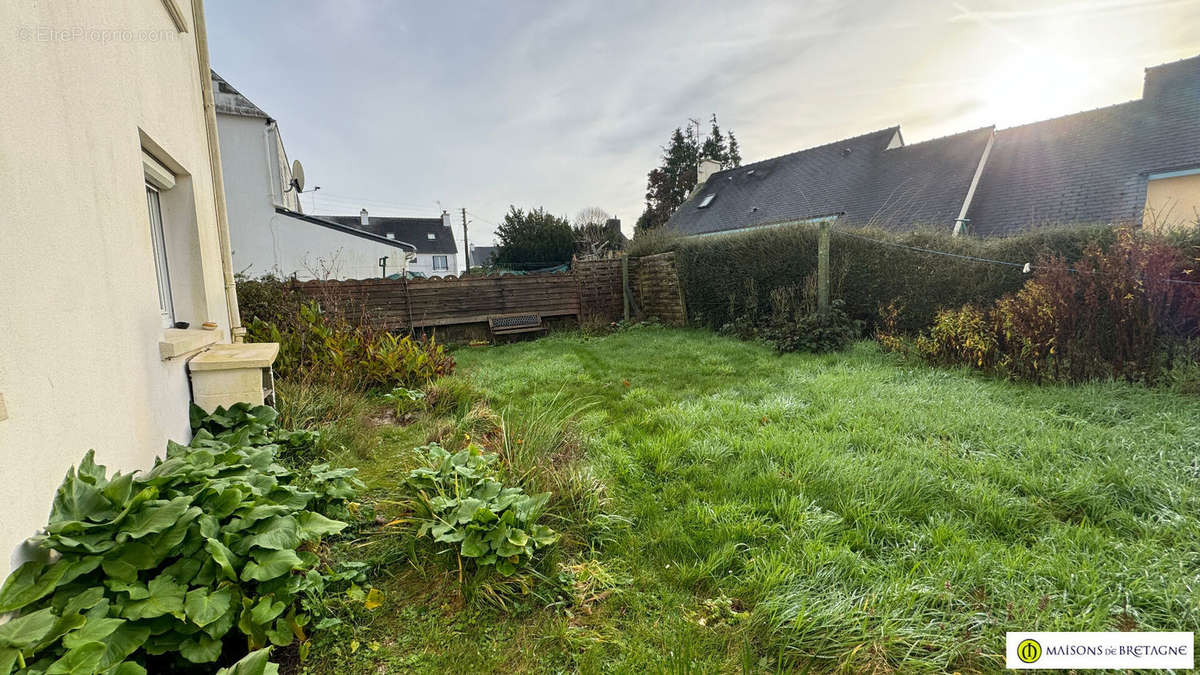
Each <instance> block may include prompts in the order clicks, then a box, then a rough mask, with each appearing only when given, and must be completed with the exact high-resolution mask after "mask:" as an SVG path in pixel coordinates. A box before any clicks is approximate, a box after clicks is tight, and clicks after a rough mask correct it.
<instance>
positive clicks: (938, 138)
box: [888, 124, 996, 152]
mask: <svg viewBox="0 0 1200 675" xmlns="http://www.w3.org/2000/svg"><path fill="white" fill-rule="evenodd" d="M987 130H991V131H995V130H996V125H995V124H989V125H987V126H985V127H976V128H974V129H967V130H966V131H958V132H955V133H953V134H946V135H944V136H935V137H933V138H926V139H925V140H923V141H917V142H916V143H908V144H905V145H901V146H899V147H895V148H892V149H891V150H888V152H892V151H894V150H904V149H907V148H912V147H916V146H918V145H923V144H925V143H933V142H935V141H944V140H946V139H948V138H956V137H958V136H966V135H968V134H977V133H979V132H981V131H987Z"/></svg>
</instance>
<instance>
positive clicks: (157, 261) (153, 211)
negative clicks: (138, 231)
mask: <svg viewBox="0 0 1200 675" xmlns="http://www.w3.org/2000/svg"><path fill="white" fill-rule="evenodd" d="M146 208H147V209H148V210H149V212H150V239H151V244H152V245H153V247H154V271H155V273H156V275H157V277H158V311H159V313H160V314H161V315H162V323H163V327H164V328H170V327H171V326H173V325H175V307H174V304H173V303H172V302H171V275H170V273H169V272H168V269H167V238H166V234H165V233H164V232H163V220H162V205H161V204H160V202H159V197H158V189H157V188H155V187H154V186H153V185H150V184H149V183H147V184H146Z"/></svg>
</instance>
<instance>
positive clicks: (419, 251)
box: [319, 209, 458, 277]
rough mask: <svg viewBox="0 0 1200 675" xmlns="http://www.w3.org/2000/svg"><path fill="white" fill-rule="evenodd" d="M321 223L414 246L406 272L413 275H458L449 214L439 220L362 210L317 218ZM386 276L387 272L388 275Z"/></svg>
mask: <svg viewBox="0 0 1200 675" xmlns="http://www.w3.org/2000/svg"><path fill="white" fill-rule="evenodd" d="M319 218H321V219H322V220H328V221H332V222H335V223H337V224H339V225H342V226H345V227H349V228H354V229H357V230H358V231H360V232H367V233H370V234H373V235H376V236H381V237H386V238H388V239H389V240H394V241H403V242H406V243H409V244H412V245H413V246H414V247H416V252H415V255H414V256H413V257H412V258H411V259H410V260H409V263H408V272H409V273H410V274H412V275H415V276H425V277H432V276H438V277H444V276H447V275H451V274H458V244H457V243H456V242H455V241H454V230H453V229H452V227H453V224H452V223H451V220H450V214H449V213H446V212H445V211H443V212H442V217H441V218H388V217H382V218H381V217H379V216H372V215H370V214H368V213H367V210H366V209H363V210H362V211H360V212H359V214H358V215H357V216H319ZM389 274H390V272H389Z"/></svg>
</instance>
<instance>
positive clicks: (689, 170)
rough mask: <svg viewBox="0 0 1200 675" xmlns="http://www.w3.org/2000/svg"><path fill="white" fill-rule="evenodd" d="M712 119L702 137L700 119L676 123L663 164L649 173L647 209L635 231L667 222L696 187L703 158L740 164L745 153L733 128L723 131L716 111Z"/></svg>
mask: <svg viewBox="0 0 1200 675" xmlns="http://www.w3.org/2000/svg"><path fill="white" fill-rule="evenodd" d="M711 123H712V126H711V128H710V129H709V133H708V136H707V137H705V138H704V140H703V141H701V139H700V137H699V123H696V124H695V125H692V124H689V125H688V126H687V127H686V131H685V130H684V128H681V127H676V128H675V131H673V132H672V133H671V139H670V141H669V142H668V143H667V146H666V147H664V148H663V154H662V164H660V165H659V166H658V167H656V168H654V169H652V170H651V171H650V173H649V174H647V176H646V210H645V211H643V212H642V215H641V216H639V217H638V220H637V225H636V226H635V229H636V231H638V232H641V231H644V230H648V229H653V228H656V227H660V226H662V224H663V223H666V222H667V220H668V219H669V218H670V217H671V214H672V213H674V212H675V209H677V208H679V205H680V204H683V202H684V201H685V200H686V199H687V198H688V195H690V194H691V193H692V190H694V189H695V187H696V177H697V168H698V167H699V165H700V159H701V158H704V157H709V158H712V159H715V160H717V161H718V162H720V163H721V168H723V169H729V168H733V167H735V166H741V164H742V156H741V154H740V152H739V151H738V146H737V139H736V138H735V137H734V135H733V132H732V131H731V132H729V134H728V136H727V135H726V134H724V133H723V132H722V131H721V127H720V125H718V124H717V116H716V115H715V114H714V115H713V116H712V118H711Z"/></svg>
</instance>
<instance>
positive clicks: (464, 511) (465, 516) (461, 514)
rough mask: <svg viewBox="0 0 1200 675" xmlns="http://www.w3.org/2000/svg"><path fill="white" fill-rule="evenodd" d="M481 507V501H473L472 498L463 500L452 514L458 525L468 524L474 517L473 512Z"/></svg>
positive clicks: (482, 503)
mask: <svg viewBox="0 0 1200 675" xmlns="http://www.w3.org/2000/svg"><path fill="white" fill-rule="evenodd" d="M483 507H484V502H483V500H482V499H475V498H474V497H469V498H467V499H464V500H462V503H461V504H459V505H458V510H457V511H455V512H454V519H455V521H457V522H458V523H459V524H463V523H469V522H471V519H472V518H474V517H475V512H476V511H478V510H479V509H481V508H483Z"/></svg>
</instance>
